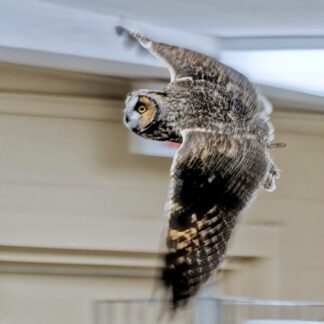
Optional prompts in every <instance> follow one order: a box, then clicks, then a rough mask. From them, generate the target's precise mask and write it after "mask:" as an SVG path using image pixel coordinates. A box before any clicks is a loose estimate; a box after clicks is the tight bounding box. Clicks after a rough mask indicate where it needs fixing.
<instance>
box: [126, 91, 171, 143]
mask: <svg viewBox="0 0 324 324" xmlns="http://www.w3.org/2000/svg"><path fill="white" fill-rule="evenodd" d="M165 96H166V94H165V93H164V92H159V91H150V90H144V89H143V90H137V91H134V92H131V93H130V94H128V96H127V98H126V102H125V109H124V123H125V125H126V126H127V127H128V128H129V129H130V130H131V131H133V132H134V133H136V134H137V135H140V136H143V137H152V135H153V134H154V133H155V132H154V131H155V130H156V129H158V130H159V131H161V129H163V128H165V126H166V125H165V122H166V120H165V118H163V116H164V115H165V106H166V105H165ZM161 135H162V134H161ZM155 139H159V138H156V136H155ZM161 139H162V140H163V139H164V138H161Z"/></svg>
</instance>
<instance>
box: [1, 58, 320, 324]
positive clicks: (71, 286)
mask: <svg viewBox="0 0 324 324" xmlns="http://www.w3.org/2000/svg"><path fill="white" fill-rule="evenodd" d="M0 70H1V71H2V72H1V78H0V147H1V154H0V273H1V275H0V322H3V323H36V324H37V323H44V322H46V323H58V322H67V323H90V322H91V320H92V313H91V305H92V302H93V301H94V300H98V299H108V298H112V299H114V298H115V299H116V298H117V299H118V298H132V297H134V298H140V297H143V298H144V297H145V298H149V297H150V294H151V291H152V282H153V277H154V276H155V275H156V271H157V269H159V267H160V266H161V263H160V260H159V258H158V257H157V252H158V251H159V249H161V242H160V230H161V224H162V223H163V222H162V210H163V205H164V200H165V197H166V190H167V185H168V173H169V167H170V163H171V160H170V159H166V158H155V157H146V156H136V155H130V154H129V153H128V151H127V148H128V143H127V139H128V133H127V130H126V129H125V128H124V127H123V125H122V123H121V122H120V120H121V110H122V99H121V98H122V97H123V96H124V94H125V93H126V92H127V91H128V90H129V89H130V87H131V86H132V84H134V81H132V82H130V81H129V80H122V79H113V78H108V77H98V76H93V75H84V74H72V73H63V72H57V71H50V70H41V69H34V68H28V67H19V66H11V65H5V64H2V65H0ZM273 121H274V123H275V125H276V126H277V140H278V141H285V142H287V144H288V146H287V148H286V149H285V150H278V151H274V156H275V160H276V162H277V164H278V165H279V166H280V168H281V169H282V170H283V171H282V177H281V179H280V181H279V183H278V190H277V191H276V192H274V193H271V194H269V193H260V194H259V197H258V199H257V200H256V202H255V204H254V205H253V206H252V207H251V208H250V209H249V210H248V211H247V212H246V214H245V216H244V217H242V222H241V223H240V225H239V226H238V229H237V231H236V233H235V236H234V239H233V241H232V244H231V246H230V248H229V251H228V258H227V260H226V262H225V264H224V266H223V269H224V272H223V274H222V275H221V276H220V277H218V278H215V279H213V280H211V282H210V284H209V285H208V287H207V288H206V289H205V291H203V293H204V294H207V295H211V294H212V295H215V294H220V293H221V292H223V293H224V294H225V295H232V296H233V295H235V296H250V297H260V298H288V299H316V300H323V301H324V294H323V292H324V289H323V288H324V287H323V282H324V281H323V280H322V278H321V273H322V271H323V270H324V260H323V259H322V258H321V257H320V255H321V251H320V248H319V247H321V246H322V245H323V244H324V241H323V240H324V239H323V236H322V235H321V228H322V226H321V225H322V223H323V222H324V218H323V217H322V216H323V207H324V206H323V204H324V203H323V201H322V200H321V198H322V196H323V192H324V190H323V187H322V183H323V180H324V179H323V173H322V170H323V160H324V159H323V158H324V156H323V155H324V150H323V149H324V132H323V129H324V127H323V126H324V118H323V116H322V115H315V114H309V113H308V114H305V113H302V112H299V113H294V112H289V111H288V112H284V111H280V110H278V112H276V113H275V114H274V115H273ZM323 225H324V224H323Z"/></svg>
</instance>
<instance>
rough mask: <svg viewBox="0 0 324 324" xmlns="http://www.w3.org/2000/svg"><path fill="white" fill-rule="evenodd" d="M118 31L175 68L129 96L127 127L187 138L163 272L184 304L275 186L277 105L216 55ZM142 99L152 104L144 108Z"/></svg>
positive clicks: (171, 201)
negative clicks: (256, 202)
mask: <svg viewBox="0 0 324 324" xmlns="http://www.w3.org/2000/svg"><path fill="white" fill-rule="evenodd" d="M119 31H120V32H124V33H125V32H126V33H127V35H129V37H131V38H132V39H134V40H137V41H138V42H139V43H140V44H141V45H142V46H143V47H144V48H146V49H147V50H149V51H150V52H151V53H152V54H153V55H155V56H156V57H158V58H160V59H161V60H162V61H163V62H165V63H166V65H167V66H168V68H169V70H170V73H171V81H170V83H169V84H168V85H167V86H166V87H165V88H164V89H163V90H162V91H153V90H137V91H134V92H132V93H131V94H130V95H129V96H128V97H127V99H126V107H125V124H126V126H127V127H128V128H129V129H131V130H132V131H133V132H135V133H136V134H138V135H140V136H143V137H146V138H150V139H154V140H168V141H174V142H179V143H182V145H181V147H180V148H179V150H178V151H177V153H176V155H175V157H174V159H173V163H172V167H171V175H170V187H169V197H168V202H167V205H166V213H167V217H168V222H169V228H168V232H167V248H168V253H167V255H166V256H165V267H164V269H163V273H162V280H163V282H164V284H165V286H166V287H167V288H170V290H171V292H172V304H173V306H174V308H177V307H178V306H181V305H184V304H185V303H186V302H187V300H188V299H189V298H190V297H191V296H193V295H195V294H196V293H197V291H198V289H199V288H200V286H201V285H202V283H204V282H205V281H206V280H207V279H208V278H209V276H210V274H211V272H212V271H214V270H216V269H217V268H218V267H219V266H220V263H221V261H222V260H223V258H224V255H225V253H226V247H227V244H228V241H229V238H230V236H231V233H232V230H233V228H234V225H235V223H236V221H237V218H238V216H239V214H240V213H241V212H242V210H243V209H244V208H245V207H246V206H247V205H248V204H249V202H251V200H252V198H253V196H254V195H255V193H256V192H257V190H258V189H259V188H260V187H263V188H264V189H266V190H268V191H272V190H274V189H275V180H276V179H277V178H278V177H279V172H278V169H277V168H276V166H275V165H274V163H273V161H272V159H271V157H270V154H269V148H270V147H271V145H273V144H272V143H271V142H272V140H273V127H272V125H271V123H270V122H269V120H268V119H269V114H270V113H271V111H272V108H271V105H270V103H269V102H268V101H267V100H266V98H264V97H263V96H262V95H261V94H260V93H258V92H257V91H256V89H255V88H254V87H253V85H252V84H251V83H250V82H249V81H248V79H247V78H246V77H245V76H243V75H242V74H240V73H239V72H237V71H235V70H233V69H231V68H230V67H228V66H225V65H223V64H221V63H220V62H219V61H217V60H216V59H214V58H211V57H208V56H205V55H202V54H200V53H196V52H193V51H190V50H187V49H183V48H179V47H175V46H170V45H167V44H162V43H157V42H153V41H151V40H149V39H147V38H145V37H143V36H142V35H140V34H137V33H129V32H128V31H126V30H125V29H122V28H121V29H119ZM143 97H145V98H146V100H144V101H143ZM140 98H142V99H140ZM143 102H144V105H146V106H147V109H143V108H141V109H140V108H139V107H140V105H143ZM152 107H153V108H152ZM152 109H153V113H152ZM144 111H145V112H144ZM146 111H150V115H149V118H148V116H146V115H145V114H146ZM143 120H145V123H144V122H143ZM143 125H145V126H143Z"/></svg>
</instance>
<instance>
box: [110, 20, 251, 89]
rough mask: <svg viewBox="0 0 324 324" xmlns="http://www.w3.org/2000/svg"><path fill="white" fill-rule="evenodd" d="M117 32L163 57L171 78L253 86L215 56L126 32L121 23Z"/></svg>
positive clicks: (172, 79) (160, 57)
mask: <svg viewBox="0 0 324 324" xmlns="http://www.w3.org/2000/svg"><path fill="white" fill-rule="evenodd" d="M116 31H117V33H118V34H119V35H124V36H125V37H127V39H128V41H129V43H131V42H132V40H133V41H134V40H135V41H137V42H138V43H139V44H140V45H141V46H142V47H144V48H145V49H147V50H148V51H149V52H150V53H151V54H153V55H154V56H155V57H157V58H158V59H160V60H162V61H163V62H164V63H165V64H166V66H167V68H168V70H169V72H170V74H171V81H175V80H178V79H182V78H192V79H194V80H206V81H211V82H214V83H220V82H222V83H223V84H229V83H230V84H232V86H234V85H236V84H237V85H238V84H239V85H240V87H242V85H244V86H245V87H247V88H250V87H251V88H252V89H253V87H252V86H251V84H250V83H249V81H248V80H247V79H246V77H245V76H244V75H242V74H241V73H239V72H237V71H235V70H233V69H231V68H230V67H229V66H226V65H224V64H222V63H221V62H219V61H218V60H216V59H215V58H212V57H209V56H207V55H203V54H201V53H198V52H195V51H192V50H189V49H186V48H181V47H177V46H172V45H168V44H164V43H159V42H155V41H153V40H151V39H149V38H147V37H145V36H143V35H142V34H140V33H137V32H132V31H129V30H128V29H127V28H125V27H122V26H117V27H116ZM253 91H254V90H253Z"/></svg>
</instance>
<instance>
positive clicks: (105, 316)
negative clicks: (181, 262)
mask: <svg viewBox="0 0 324 324" xmlns="http://www.w3.org/2000/svg"><path fill="white" fill-rule="evenodd" d="M94 312H95V314H94V315H95V319H94V324H155V323H159V324H169V323H170V324H171V323H176V324H318V323H323V324H324V304H319V303H307V302H288V301H272V300H250V299H197V300H196V301H195V302H194V303H193V304H192V305H190V307H186V308H185V309H183V310H181V311H179V312H177V313H176V315H175V316H173V317H172V315H171V314H172V313H171V312H169V310H168V308H167V304H166V303H163V302H161V301H154V300H153V301H152V300H151V301H150V300H118V301H117V300H115V301H114V300H106V301H97V302H95V304H94Z"/></svg>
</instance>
